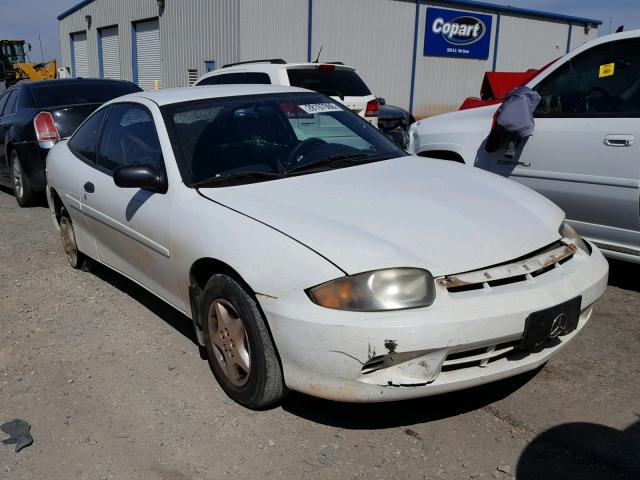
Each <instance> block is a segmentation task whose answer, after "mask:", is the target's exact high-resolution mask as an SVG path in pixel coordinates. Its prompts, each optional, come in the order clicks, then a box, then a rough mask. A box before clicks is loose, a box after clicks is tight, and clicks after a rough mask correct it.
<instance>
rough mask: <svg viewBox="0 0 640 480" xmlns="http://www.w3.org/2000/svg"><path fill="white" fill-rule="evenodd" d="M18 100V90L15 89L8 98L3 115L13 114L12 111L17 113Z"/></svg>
mask: <svg viewBox="0 0 640 480" xmlns="http://www.w3.org/2000/svg"><path fill="white" fill-rule="evenodd" d="M17 100H18V90H13V91H11V92H9V98H8V99H7V103H6V104H5V106H4V110H3V112H2V116H5V115H11V114H12V113H15V111H16V101H17Z"/></svg>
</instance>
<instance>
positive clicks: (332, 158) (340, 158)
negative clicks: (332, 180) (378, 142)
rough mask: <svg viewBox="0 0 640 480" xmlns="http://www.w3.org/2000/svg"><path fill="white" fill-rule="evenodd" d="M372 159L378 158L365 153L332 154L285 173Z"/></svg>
mask: <svg viewBox="0 0 640 480" xmlns="http://www.w3.org/2000/svg"><path fill="white" fill-rule="evenodd" d="M374 158H378V157H377V156H376V155H369V154H367V153H354V154H352V155H347V154H345V153H334V154H333V155H329V156H328V157H325V158H322V159H320V160H318V161H316V162H311V163H305V164H303V165H298V166H297V167H293V168H290V169H288V170H287V173H291V172H299V171H301V170H307V169H310V168H316V167H320V166H322V165H327V164H329V163H334V162H347V163H353V162H356V160H362V159H367V160H373V159H374Z"/></svg>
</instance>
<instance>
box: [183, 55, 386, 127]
mask: <svg viewBox="0 0 640 480" xmlns="http://www.w3.org/2000/svg"><path fill="white" fill-rule="evenodd" d="M226 84H265V85H269V84H272V85H290V86H293V87H301V88H306V89H308V90H313V91H316V92H318V93H322V94H324V95H327V96H328V97H331V98H333V99H334V100H335V101H337V102H340V103H342V104H343V105H345V106H346V107H347V108H348V109H349V110H351V111H353V112H355V113H357V114H358V115H360V116H361V117H364V118H365V119H366V120H367V121H368V122H370V123H371V124H372V125H374V126H376V127H377V126H378V110H379V109H380V104H379V102H378V99H377V98H376V97H375V96H374V95H373V94H372V93H371V90H369V87H367V84H366V83H364V81H363V80H362V79H361V78H360V76H359V75H358V74H357V73H356V69H355V68H353V67H348V66H346V65H343V64H342V63H340V62H332V63H287V62H286V61H284V60H282V59H279V58H274V59H267V60H251V61H248V62H239V63H232V64H228V65H224V66H223V67H222V68H221V69H219V70H215V71H213V72H209V73H207V74H205V75H203V76H202V77H200V78H199V79H198V81H197V82H196V83H195V85H196V86H197V85H226Z"/></svg>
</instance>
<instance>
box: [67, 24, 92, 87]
mask: <svg viewBox="0 0 640 480" xmlns="http://www.w3.org/2000/svg"><path fill="white" fill-rule="evenodd" d="M71 46H72V49H73V52H72V58H73V65H72V66H73V76H74V77H85V78H86V77H88V76H89V54H88V53H87V32H80V33H74V34H72V35H71Z"/></svg>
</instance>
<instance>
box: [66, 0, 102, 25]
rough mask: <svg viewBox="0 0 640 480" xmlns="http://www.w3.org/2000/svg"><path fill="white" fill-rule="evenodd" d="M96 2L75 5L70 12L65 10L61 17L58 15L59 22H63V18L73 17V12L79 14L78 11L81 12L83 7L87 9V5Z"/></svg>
mask: <svg viewBox="0 0 640 480" xmlns="http://www.w3.org/2000/svg"><path fill="white" fill-rule="evenodd" d="M93 1H94V0H84V1H82V2H80V3H79V4H77V5H74V6H73V7H71V8H70V9H69V10H65V11H64V12H62V13H61V14H60V15H58V20H62V19H63V18H66V17H68V16H69V15H71V14H72V13H73V12H77V11H78V10H80V9H81V8H82V7H86V6H87V5H89V4H90V3H93Z"/></svg>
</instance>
